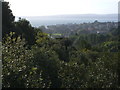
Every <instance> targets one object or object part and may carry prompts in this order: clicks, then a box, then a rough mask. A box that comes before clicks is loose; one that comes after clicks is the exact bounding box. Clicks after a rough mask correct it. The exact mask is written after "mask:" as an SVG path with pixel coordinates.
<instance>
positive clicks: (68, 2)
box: [4, 0, 120, 16]
mask: <svg viewBox="0 0 120 90" xmlns="http://www.w3.org/2000/svg"><path fill="white" fill-rule="evenodd" d="M4 1H8V2H9V3H10V8H11V9H12V11H13V14H14V15H15V16H50V15H63V14H117V13H118V2H119V1H120V0H4Z"/></svg>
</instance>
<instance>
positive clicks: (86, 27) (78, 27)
mask: <svg viewBox="0 0 120 90" xmlns="http://www.w3.org/2000/svg"><path fill="white" fill-rule="evenodd" d="M117 27H118V23H117V22H98V21H97V20H96V21H94V22H93V23H82V24H58V25H50V26H40V27H39V28H40V29H41V30H42V31H43V32H45V33H48V34H49V36H51V37H52V38H54V37H61V36H62V37H69V36H71V35H75V34H76V35H77V34H87V33H88V34H90V33H97V34H105V33H107V32H109V31H110V30H111V29H116V28H117Z"/></svg>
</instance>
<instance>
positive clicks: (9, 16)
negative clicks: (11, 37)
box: [2, 2, 15, 37]
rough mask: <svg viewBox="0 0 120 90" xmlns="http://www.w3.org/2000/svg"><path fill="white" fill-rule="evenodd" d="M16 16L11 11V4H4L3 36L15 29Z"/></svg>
mask: <svg viewBox="0 0 120 90" xmlns="http://www.w3.org/2000/svg"><path fill="white" fill-rule="evenodd" d="M14 20H15V16H14V15H13V13H12V10H11V9H10V6H9V2H2V28H3V29H2V30H3V31H2V35H3V37H4V36H5V34H9V33H10V32H11V31H13V30H12V28H13V27H14V24H13V23H14Z"/></svg>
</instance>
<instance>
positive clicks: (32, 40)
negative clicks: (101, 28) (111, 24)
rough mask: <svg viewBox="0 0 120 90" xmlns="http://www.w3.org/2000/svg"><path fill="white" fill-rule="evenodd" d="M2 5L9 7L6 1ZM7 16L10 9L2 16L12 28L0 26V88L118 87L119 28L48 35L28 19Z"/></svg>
mask: <svg viewBox="0 0 120 90" xmlns="http://www.w3.org/2000/svg"><path fill="white" fill-rule="evenodd" d="M4 3H6V2H4ZM5 5H6V6H7V7H8V8H5V9H6V10H10V9H9V6H8V3H6V4H5ZM10 13H11V12H10ZM5 14H7V15H8V13H5ZM6 17H8V16H6ZM10 18H13V15H12V13H11V14H10V16H9V18H6V19H7V20H8V21H9V20H10V22H9V25H12V26H10V27H11V28H12V30H11V29H9V27H6V28H8V29H9V32H7V31H6V29H4V28H3V31H5V32H4V36H3V42H2V44H3V53H2V54H3V58H2V62H3V72H2V74H3V75H2V76H3V81H2V83H3V87H4V88H8V87H11V88H15V87H19V88H118V87H119V81H118V78H119V76H118V75H119V73H118V70H120V68H119V67H118V65H119V63H120V62H119V61H118V59H119V54H120V50H119V48H118V47H120V42H119V40H118V37H119V35H120V34H119V33H118V32H119V31H118V30H119V29H113V30H112V31H110V32H109V33H107V34H105V35H103V34H82V35H81V34H80V35H79V34H78V35H74V36H71V37H69V38H50V37H49V35H48V34H47V33H43V32H42V31H41V30H40V29H38V28H34V27H32V26H31V24H30V23H29V21H27V20H25V19H20V20H19V21H17V22H14V20H13V19H12V20H11V19H10ZM3 25H4V26H6V24H4V23H3ZM14 29H15V30H14Z"/></svg>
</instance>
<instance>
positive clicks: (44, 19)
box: [16, 14, 118, 27]
mask: <svg viewBox="0 0 120 90" xmlns="http://www.w3.org/2000/svg"><path fill="white" fill-rule="evenodd" d="M18 18H19V17H18V16H16V21H17V20H18ZM21 18H24V19H26V20H28V21H29V22H30V23H31V25H32V26H34V27H40V26H50V25H59V24H81V23H92V22H94V21H96V20H97V21H98V22H118V15H117V14H105V15H96V14H84V15H54V16H22V17H21Z"/></svg>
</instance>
